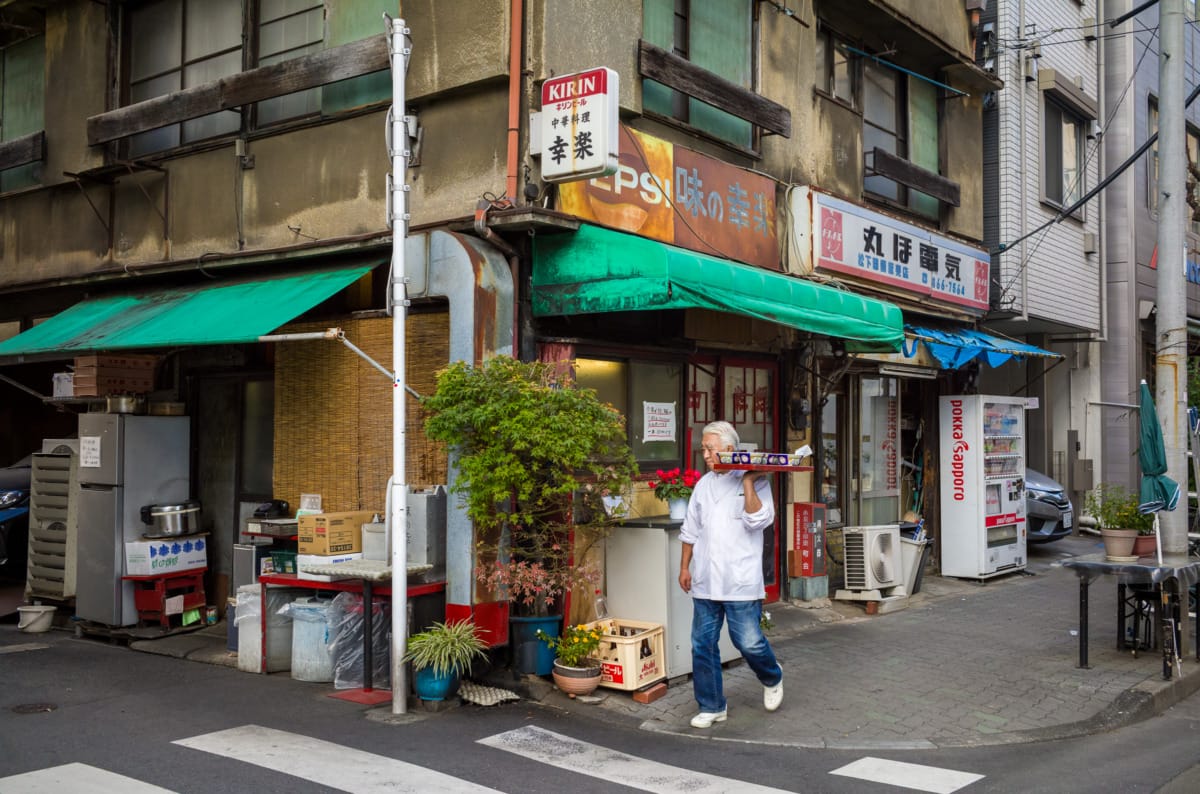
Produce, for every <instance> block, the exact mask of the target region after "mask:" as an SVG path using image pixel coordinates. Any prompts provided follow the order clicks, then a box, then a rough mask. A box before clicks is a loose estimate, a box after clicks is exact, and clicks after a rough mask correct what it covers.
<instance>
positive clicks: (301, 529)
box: [296, 510, 382, 555]
mask: <svg viewBox="0 0 1200 794" xmlns="http://www.w3.org/2000/svg"><path fill="white" fill-rule="evenodd" d="M376 515H382V512H381V511H378V510H355V511H352V512H349V513H317V514H316V515H311V516H300V520H299V522H298V525H299V526H298V529H297V531H296V544H297V550H298V551H299V552H300V553H301V554H326V555H327V554H353V553H356V552H361V551H362V525H363V524H369V523H370V522H371V519H372V518H374V517H375V516H376Z"/></svg>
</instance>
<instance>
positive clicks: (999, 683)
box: [542, 537, 1200, 749]
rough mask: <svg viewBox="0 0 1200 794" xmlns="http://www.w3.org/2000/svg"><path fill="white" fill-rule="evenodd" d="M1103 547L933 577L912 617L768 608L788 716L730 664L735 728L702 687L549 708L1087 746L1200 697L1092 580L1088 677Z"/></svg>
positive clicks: (558, 699)
mask: <svg viewBox="0 0 1200 794" xmlns="http://www.w3.org/2000/svg"><path fill="white" fill-rule="evenodd" d="M1098 551H1102V548H1101V546H1100V542H1099V539H1092V538H1087V537H1084V538H1065V539H1063V540H1061V541H1058V542H1056V543H1053V544H1048V545H1047V546H1045V547H1037V548H1034V549H1032V550H1031V555H1030V556H1031V564H1030V567H1029V569H1028V573H1029V574H1031V575H1023V574H1012V575H1008V576H1005V577H1001V578H999V579H993V580H989V581H988V582H987V583H985V584H980V583H977V582H967V581H961V580H955V579H943V578H941V577H936V576H926V577H925V581H924V583H923V584H922V587H921V592H920V593H918V594H917V595H916V596H914V597H913V598H912V599H910V605H909V607H908V608H907V609H904V610H901V611H897V612H891V613H889V614H886V615H876V616H868V615H867V614H866V612H865V610H864V608H863V606H862V605H860V604H856V603H853V602H832V603H831V604H830V605H829V606H827V607H823V608H817V609H805V608H802V607H799V606H794V605H789V604H776V605H772V606H771V607H770V608H769V611H770V613H771V617H772V620H773V621H774V622H775V624H776V628H775V629H774V630H773V631H772V632H771V634H770V635H769V637H770V639H771V643H772V645H773V646H774V648H775V651H776V655H777V656H778V657H779V660H780V663H781V664H782V665H783V668H784V692H785V695H784V701H783V706H782V707H781V708H780V709H779V711H777V712H775V713H774V714H768V713H766V712H765V711H764V709H763V705H762V687H761V685H759V683H758V681H757V680H756V679H755V677H754V675H753V673H751V672H750V669H749V668H748V667H747V666H746V665H745V664H744V663H742V662H741V661H740V660H739V661H738V662H734V663H731V664H730V665H728V666H726V669H725V694H726V698H727V700H728V702H729V719H728V721H726V722H724V723H717V724H716V725H714V726H713V727H712V728H709V729H706V730H697V729H694V728H692V727H691V726H690V725H689V724H688V721H689V720H690V719H691V717H692V715H694V714H695V713H696V711H697V707H696V703H695V701H694V699H693V697H692V687H691V682H690V679H688V678H687V677H684V678H682V679H680V680H674V681H671V682H670V685H669V688H668V694H667V695H666V696H665V697H663V698H660V699H659V700H657V701H655V702H653V703H650V704H645V705H643V704H640V703H637V702H634V701H633V699H632V697H630V695H629V694H628V693H624V692H619V691H613V690H606V689H601V690H598V692H597V694H598V695H600V696H601V701H600V702H599V703H593V704H586V703H580V702H578V701H570V700H568V699H567V698H566V697H564V696H563V695H562V694H561V693H559V692H557V691H553V692H551V693H548V694H547V695H546V696H545V697H543V698H542V702H544V703H546V704H553V705H555V706H558V707H561V708H565V709H569V710H571V711H576V712H579V713H581V714H588V715H590V716H593V717H599V718H603V719H612V720H617V721H621V722H631V723H635V724H637V725H638V726H639V727H641V728H642V729H644V730H653V731H661V732H668V733H677V734H681V735H688V736H696V737H703V738H708V739H711V740H716V741H733V742H743V743H744V742H752V743H764V744H773V745H790V746H797V747H829V748H845V749H870V748H879V749H922V748H932V747H949V746H978V745H990V744H1008V743H1018V742H1031V741H1043V740H1047V739H1056V738H1066V737H1070V736H1080V735H1085V734H1091V733H1098V732H1101V731H1106V730H1110V729H1112V728H1115V727H1118V726H1120V725H1124V724H1128V723H1131V722H1136V721H1138V720H1141V719H1145V718H1146V717H1149V716H1151V715H1153V714H1156V713H1159V712H1161V711H1163V710H1165V709H1166V708H1168V707H1169V706H1171V705H1172V704H1174V703H1176V702H1178V701H1179V700H1181V699H1182V698H1184V697H1186V696H1187V695H1189V694H1191V693H1192V692H1194V691H1196V690H1197V689H1200V663H1198V662H1197V661H1196V659H1195V653H1194V652H1193V653H1184V654H1183V657H1184V658H1183V660H1182V675H1181V676H1175V677H1173V679H1172V680H1171V681H1164V680H1163V678H1162V657H1161V653H1160V652H1159V651H1142V652H1140V653H1139V654H1138V656H1137V657H1136V658H1135V657H1134V656H1133V654H1132V653H1131V652H1130V651H1118V650H1117V649H1116V620H1115V616H1116V582H1115V580H1106V579H1101V580H1099V581H1097V582H1095V583H1093V585H1092V588H1091V597H1090V604H1089V623H1090V637H1089V643H1088V662H1089V665H1090V667H1089V669H1079V668H1078V667H1077V664H1078V658H1079V657H1078V654H1079V637H1078V634H1077V630H1078V619H1079V580H1078V578H1077V577H1076V576H1075V574H1074V573H1072V572H1071V571H1069V570H1067V569H1064V568H1062V567H1060V561H1061V559H1063V558H1065V557H1068V556H1076V555H1083V554H1092V553H1095V552H1098Z"/></svg>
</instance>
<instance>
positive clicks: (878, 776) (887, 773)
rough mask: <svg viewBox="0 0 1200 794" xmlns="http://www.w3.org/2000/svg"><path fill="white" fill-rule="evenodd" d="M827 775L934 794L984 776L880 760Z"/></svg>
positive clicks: (859, 762)
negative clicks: (932, 793)
mask: <svg viewBox="0 0 1200 794" xmlns="http://www.w3.org/2000/svg"><path fill="white" fill-rule="evenodd" d="M829 774H831V775H842V776H844V777H852V778H857V779H858V780H870V781H871V782H873V783H887V784H889V785H892V786H901V787H902V788H911V789H915V790H917V791H930V792H934V794H951V792H954V791H958V790H959V789H960V788H963V787H964V786H969V785H971V784H972V783H974V782H975V781H976V780H983V775H975V774H972V773H970V772H957V771H955V770H953V769H941V768H939V767H936V766H925V765H923V764H906V763H904V762H903V761H888V760H886V759H883V758H870V757H868V758H860V759H858V760H857V761H855V762H854V763H851V764H846V765H845V766H843V767H841V768H839V769H835V770H833V771H832V772H830V773H829Z"/></svg>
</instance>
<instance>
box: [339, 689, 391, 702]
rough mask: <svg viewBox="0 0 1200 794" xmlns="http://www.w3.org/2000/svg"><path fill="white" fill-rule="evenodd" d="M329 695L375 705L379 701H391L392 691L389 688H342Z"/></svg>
mask: <svg viewBox="0 0 1200 794" xmlns="http://www.w3.org/2000/svg"><path fill="white" fill-rule="evenodd" d="M329 697H331V698H336V699H338V700H349V701H350V702H351V703H361V704H363V705H364V706H377V705H379V704H380V703H391V702H392V692H391V690H389V689H342V690H339V691H337V692H331V693H329Z"/></svg>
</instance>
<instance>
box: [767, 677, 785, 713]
mask: <svg viewBox="0 0 1200 794" xmlns="http://www.w3.org/2000/svg"><path fill="white" fill-rule="evenodd" d="M781 703H783V681H782V680H781V681H780V682H779V683H778V684H776V685H775V686H765V687H763V705H764V706H766V707H767V711H775V710H776V709H778V708H779V704H781Z"/></svg>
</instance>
